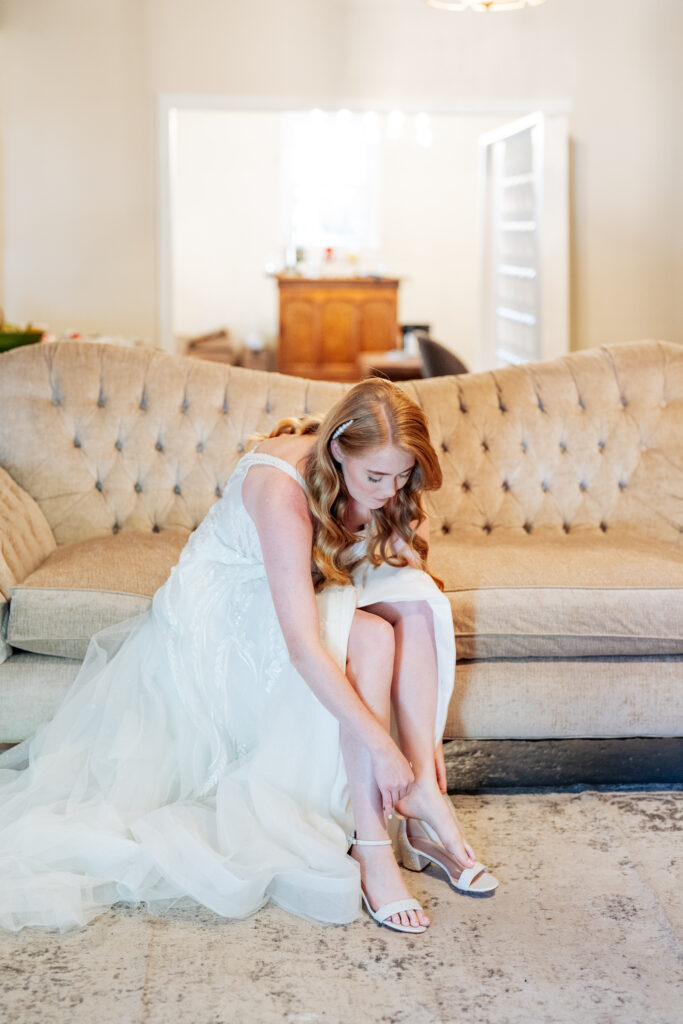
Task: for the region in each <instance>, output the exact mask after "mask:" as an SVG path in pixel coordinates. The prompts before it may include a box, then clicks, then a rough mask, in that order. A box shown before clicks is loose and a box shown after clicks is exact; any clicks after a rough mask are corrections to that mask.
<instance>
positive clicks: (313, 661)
mask: <svg viewBox="0 0 683 1024" xmlns="http://www.w3.org/2000/svg"><path fill="white" fill-rule="evenodd" d="M242 500H243V502H244V506H245V508H246V509H247V512H248V513H249V515H250V516H251V518H252V519H253V521H254V524H255V526H256V530H257V532H258V535H259V540H260V543H261V551H262V553H263V561H264V565H265V569H266V576H267V578H268V584H269V587H270V593H271V596H272V599H273V604H274V606H275V611H276V614H277V617H278V621H279V623H280V628H281V629H282V633H283V636H284V638H285V642H286V644H287V649H288V651H289V656H290V658H291V661H292V664H293V665H294V667H295V668H296V669H297V671H298V672H299V673H300V674H301V675H302V677H303V678H304V680H305V681H306V683H307V684H308V685H309V686H310V688H311V690H312V691H313V693H314V694H315V695H316V697H317V698H318V700H320V702H321V703H322V704H324V706H325V707H326V708H327V709H328V711H330V712H331V713H332V714H333V715H334V716H335V717H336V718H337V719H338V720H339V722H340V724H341V725H342V726H344V727H345V728H347V729H349V730H351V731H352V732H353V733H354V734H355V735H356V736H357V737H358V738H359V739H360V741H361V742H362V743H363V744H364V745H365V746H366V747H367V748H368V750H369V751H370V755H371V757H372V760H373V767H374V770H375V778H376V781H377V785H378V786H379V788H380V790H381V791H382V797H383V801H384V806H385V807H386V808H390V807H391V806H393V804H394V803H395V802H396V800H399V799H400V798H401V796H403V795H405V793H407V791H408V789H409V788H410V785H411V783H412V781H413V774H412V771H411V770H410V766H409V765H408V762H407V760H406V759H405V758H404V757H403V754H401V752H400V750H399V749H398V747H397V746H396V744H395V743H394V742H393V740H392V739H391V737H390V735H389V733H388V732H387V731H386V729H385V728H384V727H383V725H382V724H381V723H380V722H378V721H377V719H376V718H375V716H374V715H373V714H372V712H371V711H370V710H369V709H368V708H367V706H366V705H365V703H364V702H363V700H362V699H361V698H360V697H359V695H358V693H357V692H356V690H355V689H354V687H353V686H352V685H351V683H350V682H349V680H348V678H347V677H346V675H345V674H344V673H343V672H342V671H341V669H340V668H339V667H338V665H337V664H336V662H335V661H334V659H333V658H332V657H331V655H330V654H329V653H328V652H327V651H326V650H325V648H324V647H323V645H322V643H321V641H320V619H319V615H318V605H317V601H316V598H315V591H314V589H313V582H312V579H311V549H312V544H313V526H312V523H311V518H310V514H309V510H308V503H307V501H306V496H305V494H304V492H303V490H302V488H301V487H300V485H299V484H298V483H296V481H294V480H293V479H291V478H290V477H288V476H286V475H285V474H284V473H283V472H282V471H281V470H279V469H275V468H273V467H270V466H252V467H251V468H250V469H249V471H248V473H247V476H246V478H245V480H244V482H243V485H242Z"/></svg>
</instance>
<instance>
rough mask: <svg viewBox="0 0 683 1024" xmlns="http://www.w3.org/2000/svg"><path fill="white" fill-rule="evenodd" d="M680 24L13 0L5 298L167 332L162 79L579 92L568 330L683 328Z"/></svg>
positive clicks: (3, 13) (583, 336) (534, 95)
mask: <svg viewBox="0 0 683 1024" xmlns="http://www.w3.org/2000/svg"><path fill="white" fill-rule="evenodd" d="M682 37H683V4H681V3H680V2H679V0H548V2H547V3H545V4H544V5H542V6H541V7H538V8H529V9H526V10H524V11H519V12H511V13H508V14H498V15H485V14H484V15H474V14H471V13H468V14H452V13H451V14H449V13H446V12H440V11H437V10H434V9H431V8H428V7H427V6H426V5H425V4H423V3H422V0H325V2H324V3H323V2H321V0H288V2H287V3H282V0H259V2H258V3H254V4H248V3H244V2H243V0H194V2H193V3H192V4H190V3H188V2H186V0H4V2H3V3H2V5H1V6H0V74H1V75H2V81H1V87H2V93H3V100H2V112H1V116H2V125H1V128H0V158H1V159H2V161H3V171H2V175H1V176H0V180H1V182H2V189H3V193H2V208H3V213H2V217H0V224H2V223H4V227H3V231H4V238H3V248H4V270H3V279H2V286H1V294H0V302H1V303H2V305H3V306H4V307H5V311H6V314H7V316H8V317H9V318H13V319H19V320H21V319H28V318H32V319H37V320H45V321H48V322H49V323H50V325H51V326H52V327H53V329H55V330H59V329H62V328H63V327H65V326H70V325H77V326H80V327H82V328H83V329H84V330H105V331H111V332H121V333H134V334H135V335H137V336H141V337H145V338H148V339H150V340H153V339H155V338H156V336H157V329H158V323H157V267H158V263H157V261H158V253H157V224H156V217H157V180H158V168H157V166H156V136H155V131H156V125H155V119H156V103H157V97H158V95H159V94H160V93H187V92H191V93H203V94H225V95H229V96H233V97H234V96H240V95H242V96H249V97H263V98H268V97H278V98H280V99H281V98H282V97H283V96H289V97H296V98H305V99H306V100H307V101H310V102H311V103H312V104H315V103H323V102H324V101H325V100H326V99H329V100H331V101H337V100H338V99H339V98H340V97H343V96H347V97H356V98H361V97H379V98H383V99H385V100H388V101H390V102H391V103H392V104H393V103H395V104H396V105H397V106H400V105H402V104H403V103H406V102H408V101H411V100H412V101H414V102H415V103H418V104H420V105H424V106H425V107H430V106H431V105H434V104H437V105H438V104H439V103H442V102H443V103H463V104H467V105H470V106H474V107H476V104H477V103H481V102H483V101H486V100H487V99H490V98H491V97H497V98H501V99H505V100H509V101H515V100H519V101H522V102H523V104H524V106H525V108H526V109H529V110H531V109H534V108H535V107H537V106H539V103H540V102H541V101H543V100H552V99H568V100H570V101H571V103H572V105H573V109H572V112H571V114H570V118H569V125H570V132H571V134H572V135H573V137H574V139H575V144H574V149H573V154H572V203H573V208H572V257H571V261H572V347H573V348H580V347H588V346H592V345H598V344H603V343H606V342H612V341H621V340H626V339H628V338H636V337H651V336H659V337H664V338H670V339H673V340H676V341H679V342H683V298H681V295H680V293H681V289H680V287H679V282H680V281H681V280H682V279H683V248H682V247H683V198H682V196H681V189H680V188H679V184H678V181H679V177H680V167H681V156H682V155H683V154H682V152H681V149H682V141H681V129H680V112H679V110H678V109H677V105H678V99H679V97H680V95H681V94H683V70H682V68H681V62H680V60H679V59H678V58H679V48H680V40H681V38H682ZM515 112H516V111H515Z"/></svg>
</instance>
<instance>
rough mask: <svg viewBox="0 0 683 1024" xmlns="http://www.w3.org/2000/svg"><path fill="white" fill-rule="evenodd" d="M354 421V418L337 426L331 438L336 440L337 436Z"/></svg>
mask: <svg viewBox="0 0 683 1024" xmlns="http://www.w3.org/2000/svg"><path fill="white" fill-rule="evenodd" d="M352 423H353V420H347V421H346V423H342V424H341V426H339V427H337V429H336V430H335V432H334V434H333V435H332V437H331V438H330V440H331V441H334V440H335V438H337V437H339V435H340V434H343V433H344V431H345V430H346V428H347V427H350V426H351V424H352Z"/></svg>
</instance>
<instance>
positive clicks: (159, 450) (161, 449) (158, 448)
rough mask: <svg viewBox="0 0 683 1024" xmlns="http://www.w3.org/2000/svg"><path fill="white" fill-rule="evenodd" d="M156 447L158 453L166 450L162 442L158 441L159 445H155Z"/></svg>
mask: <svg viewBox="0 0 683 1024" xmlns="http://www.w3.org/2000/svg"><path fill="white" fill-rule="evenodd" d="M154 447H155V448H156V450H157V451H158V452H163V450H164V446H163V444H162V442H161V441H157V443H156V444H155V445H154Z"/></svg>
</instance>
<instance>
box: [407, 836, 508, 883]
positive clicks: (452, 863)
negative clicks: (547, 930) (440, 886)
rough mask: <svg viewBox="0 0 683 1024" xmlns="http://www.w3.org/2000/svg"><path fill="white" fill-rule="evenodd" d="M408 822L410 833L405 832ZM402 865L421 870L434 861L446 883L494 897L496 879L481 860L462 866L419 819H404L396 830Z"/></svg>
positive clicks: (412, 869) (410, 869)
mask: <svg viewBox="0 0 683 1024" xmlns="http://www.w3.org/2000/svg"><path fill="white" fill-rule="evenodd" d="M408 821H410V827H411V832H412V834H411V835H408ZM398 849H399V856H400V861H401V864H402V865H403V867H404V868H407V869H408V870H409V871H424V869H425V868H426V867H427V866H428V865H429V864H436V866H437V867H439V868H441V870H442V871H443V872H444V873H445V875H446V878H447V880H448V884H449V885H450V886H451V888H452V889H454V890H455V891H456V892H461V893H463V894H464V895H465V896H494V895H495V892H496V889H497V888H498V885H499V882H498V879H497V878H496V877H495V875H491V874H489V871H488V868H487V867H486V866H485V865H484V864H482V863H481V862H480V861H478V860H477V861H475V862H474V864H473V865H472V866H471V867H466V868H463V867H462V866H461V865H460V864H459V863H458V862H457V860H456V859H455V857H454V856H453V854H452V853H449V852H448V850H447V849H446V847H445V846H444V845H443V843H442V842H441V840H440V839H439V837H438V835H437V834H436V832H435V831H434V829H433V828H432V827H431V825H429V824H428V823H427V822H426V821H423V820H422V819H421V818H410V819H407V818H403V819H402V820H401V823H400V825H399V829H398Z"/></svg>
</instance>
